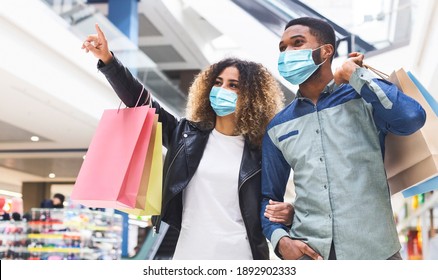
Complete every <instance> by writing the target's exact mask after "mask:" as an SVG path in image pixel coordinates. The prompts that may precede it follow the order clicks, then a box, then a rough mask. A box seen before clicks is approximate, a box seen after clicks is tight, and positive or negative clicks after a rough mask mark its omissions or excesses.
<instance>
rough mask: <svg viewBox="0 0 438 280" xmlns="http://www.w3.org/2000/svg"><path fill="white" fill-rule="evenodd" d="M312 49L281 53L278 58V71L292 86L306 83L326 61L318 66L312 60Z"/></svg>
mask: <svg viewBox="0 0 438 280" xmlns="http://www.w3.org/2000/svg"><path fill="white" fill-rule="evenodd" d="M321 47H322V46H320V47H319V48H316V49H314V50H312V49H303V50H292V51H285V52H282V53H280V57H279V58H278V71H279V72H280V75H281V76H282V77H283V78H285V79H286V80H287V81H289V82H290V83H291V84H294V85H299V84H302V83H304V82H305V81H306V80H307V79H308V78H309V77H310V76H312V74H313V73H315V71H316V70H317V69H318V68H319V66H321V65H322V64H323V63H324V62H325V61H326V60H327V59H326V60H324V61H323V62H321V63H320V64H318V65H316V64H315V62H314V61H313V58H312V53H313V51H316V50H317V49H320V48H321Z"/></svg>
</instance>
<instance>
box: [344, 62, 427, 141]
mask: <svg viewBox="0 0 438 280" xmlns="http://www.w3.org/2000/svg"><path fill="white" fill-rule="evenodd" d="M349 82H350V85H351V86H352V87H353V88H354V89H355V90H356V92H358V93H359V94H360V95H361V96H362V98H363V99H364V100H365V101H366V102H367V103H369V104H371V106H372V107H373V117H374V121H375V123H376V126H377V128H378V129H379V130H380V131H382V132H383V133H384V134H387V133H388V132H391V133H394V134H397V135H409V134H412V133H414V132H415V131H417V130H418V129H420V128H421V127H422V126H423V125H424V122H425V121H426V113H425V111H424V109H423V108H422V107H421V105H420V104H419V103H418V102H417V101H416V100H414V99H413V98H411V97H409V96H407V95H406V94H404V93H403V92H401V91H400V90H399V89H398V88H397V87H396V86H395V85H394V84H392V83H390V82H388V81H385V80H381V79H377V78H375V77H374V76H373V75H372V74H371V73H370V72H369V71H368V70H366V69H365V68H360V67H359V68H357V69H356V70H355V71H354V72H353V74H352V75H351V77H350V81H349Z"/></svg>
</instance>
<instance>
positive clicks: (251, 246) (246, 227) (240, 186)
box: [238, 169, 262, 258]
mask: <svg viewBox="0 0 438 280" xmlns="http://www.w3.org/2000/svg"><path fill="white" fill-rule="evenodd" d="M260 171H262V169H257V170H256V171H255V172H254V173H252V174H251V175H249V176H248V177H246V178H245V180H243V182H242V183H241V184H240V185H239V188H238V192H239V194H240V189H241V188H242V186H243V184H245V182H246V181H248V180H249V179H251V178H252V177H254V176H255V175H256V174H257V173H259V172H260ZM239 194H238V195H239ZM239 203H240V195H239ZM239 208H240V214H241V215H242V220H243V224H244V225H245V230H246V237H247V238H248V243H249V247H250V248H251V254H252V255H253V258H254V251H253V244H252V242H251V240H249V236H248V235H249V234H248V232H249V230H248V225H247V222H246V219H245V218H244V216H243V212H242V208H241V207H239Z"/></svg>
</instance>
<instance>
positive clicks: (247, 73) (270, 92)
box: [186, 58, 284, 149]
mask: <svg viewBox="0 0 438 280" xmlns="http://www.w3.org/2000/svg"><path fill="white" fill-rule="evenodd" d="M228 67H235V68H236V69H237V70H238V71H239V76H240V77H239V95H238V98H237V105H236V111H235V114H236V130H235V133H236V134H239V135H242V136H243V137H244V138H245V139H246V140H247V141H248V142H249V144H250V145H251V147H252V148H257V149H260V148H261V145H262V138H263V134H264V133H265V130H266V127H267V125H268V123H269V121H270V120H271V119H272V118H273V117H274V116H275V114H276V113H277V112H279V111H280V110H281V109H282V108H283V105H284V104H283V102H284V95H283V92H282V91H281V89H280V86H279V85H278V83H277V81H276V80H275V78H274V77H273V76H272V74H271V73H270V72H269V71H268V70H267V69H266V68H265V67H264V66H263V65H261V64H259V63H255V62H251V61H245V60H241V59H238V58H226V59H223V60H221V61H219V62H217V63H215V64H213V65H211V66H210V67H208V68H207V69H205V70H204V71H202V72H201V73H199V74H198V75H197V76H196V77H195V80H194V82H193V83H192V85H191V87H190V89H189V97H188V102H187V108H186V115H187V119H188V120H190V121H192V122H195V123H197V124H198V125H199V126H200V127H202V128H204V129H213V128H214V126H215V120H216V114H215V112H214V111H213V108H212V107H211V105H210V99H209V97H210V90H211V88H212V87H213V85H214V83H215V81H216V78H217V77H218V76H219V75H220V73H222V71H223V70H224V69H225V68H228Z"/></svg>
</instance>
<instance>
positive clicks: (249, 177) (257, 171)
mask: <svg viewBox="0 0 438 280" xmlns="http://www.w3.org/2000/svg"><path fill="white" fill-rule="evenodd" d="M260 171H262V169H257V170H256V171H255V172H254V173H252V174H251V175H249V176H248V177H246V178H245V180H243V182H242V183H241V184H240V185H239V188H238V190H239V191H240V189H241V188H242V186H243V184H245V182H246V181H248V180H249V179H251V178H252V177H254V176H255V175H256V174H257V173H259V172H260Z"/></svg>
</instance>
